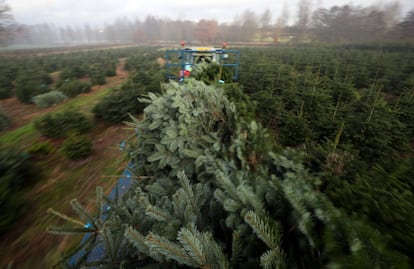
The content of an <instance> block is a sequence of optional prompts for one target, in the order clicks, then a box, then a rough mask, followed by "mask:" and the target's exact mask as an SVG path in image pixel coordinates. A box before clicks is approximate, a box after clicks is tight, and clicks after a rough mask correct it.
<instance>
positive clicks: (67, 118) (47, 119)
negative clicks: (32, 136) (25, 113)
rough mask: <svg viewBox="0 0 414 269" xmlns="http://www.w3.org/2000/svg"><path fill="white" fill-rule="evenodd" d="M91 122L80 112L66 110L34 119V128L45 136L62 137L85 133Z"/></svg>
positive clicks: (89, 128) (91, 124)
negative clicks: (74, 133)
mask: <svg viewBox="0 0 414 269" xmlns="http://www.w3.org/2000/svg"><path fill="white" fill-rule="evenodd" d="M92 126H93V123H92V121H91V120H90V119H88V118H87V117H86V116H85V115H84V114H82V113H81V112H77V111H73V110H67V111H63V112H58V113H48V114H46V115H43V116H41V117H40V118H38V119H36V120H35V127H36V129H37V130H38V131H39V132H40V133H41V134H42V135H43V136H46V137H50V138H62V137H66V136H67V135H69V134H70V133H73V132H78V133H85V132H88V131H89V130H91V129H92Z"/></svg>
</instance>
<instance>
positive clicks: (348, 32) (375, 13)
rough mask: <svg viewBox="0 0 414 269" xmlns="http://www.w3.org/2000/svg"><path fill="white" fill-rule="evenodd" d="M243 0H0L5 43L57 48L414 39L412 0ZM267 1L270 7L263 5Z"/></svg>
mask: <svg viewBox="0 0 414 269" xmlns="http://www.w3.org/2000/svg"><path fill="white" fill-rule="evenodd" d="M83 2H84V3H83ZM239 2H240V3H239V4H236V2H235V1H227V2H226V1H224V2H220V1H215V0H214V1H209V2H208V4H206V2H203V3H198V2H195V1H193V2H187V3H186V2H176V1H168V2H166V3H160V1H158V0H155V1H151V2H148V3H142V2H141V3H138V2H137V1H135V2H133V1H128V0H120V1H101V2H99V3H97V2H95V1H78V0H74V1H66V0H62V1H60V2H59V3H60V4H59V5H58V4H56V3H57V2H56V1H54V0H43V1H37V2H36V4H31V2H29V1H26V0H15V1H13V2H10V3H7V1H4V0H0V42H1V44H2V45H3V46H5V45H7V46H11V45H19V46H26V45H27V46H47V45H52V46H53V45H56V46H60V45H79V44H100V43H118V44H140V43H145V44H163V43H176V44H178V43H179V41H180V40H186V41H187V42H188V43H190V44H191V43H201V44H221V43H222V42H223V41H228V42H233V43H237V42H262V43H281V42H305V43H309V42H324V43H339V44H348V43H365V42H382V41H387V42H390V41H413V40H414V3H411V2H408V1H380V2H377V3H376V4H370V5H361V4H358V5H357V4H342V5H332V6H329V7H324V6H323V5H322V1H320V0H316V1H311V0H299V1H298V2H297V3H296V4H292V3H290V4H287V3H288V2H287V1H285V2H284V3H283V2H281V3H279V4H277V3H273V4H271V5H270V4H269V1H262V0H258V1H257V2H256V3H255V6H254V7H252V8H250V7H249V5H247V4H245V5H243V3H244V2H243V1H239ZM250 2H252V1H250ZM250 2H249V3H250ZM336 2H340V1H336ZM32 3H33V2H32ZM246 3H247V2H246ZM260 3H261V4H260ZM266 3H267V6H273V9H271V8H266ZM410 3H411V4H410ZM235 5H236V6H235ZM244 6H247V8H245V9H243V7H244ZM275 6H276V8H275ZM410 8H411V9H410ZM15 9H16V10H15ZM272 10H273V11H272ZM275 10H276V12H275ZM133 11H135V15H134V12H133ZM15 12H16V14H17V15H15ZM123 14H124V15H123ZM170 16H171V17H170ZM203 16H206V17H205V18H203ZM38 21H44V22H42V23H36V22H38Z"/></svg>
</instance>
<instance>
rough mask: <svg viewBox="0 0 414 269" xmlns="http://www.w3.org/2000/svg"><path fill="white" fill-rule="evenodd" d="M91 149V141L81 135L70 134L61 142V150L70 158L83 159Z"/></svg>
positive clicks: (89, 153)
mask: <svg viewBox="0 0 414 269" xmlns="http://www.w3.org/2000/svg"><path fill="white" fill-rule="evenodd" d="M92 150H93V149H92V142H91V141H90V140H89V138H87V137H86V136H83V135H77V134H72V135H70V136H69V137H68V138H67V139H66V140H65V142H64V143H63V152H64V153H65V155H66V157H68V158H69V159H71V160H79V159H84V158H86V157H88V156H90V155H91V154H92Z"/></svg>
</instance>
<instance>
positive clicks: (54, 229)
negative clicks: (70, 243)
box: [47, 226, 92, 235]
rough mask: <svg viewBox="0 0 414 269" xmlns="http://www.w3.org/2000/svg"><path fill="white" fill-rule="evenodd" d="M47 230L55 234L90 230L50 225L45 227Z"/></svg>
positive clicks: (69, 233) (87, 230)
mask: <svg viewBox="0 0 414 269" xmlns="http://www.w3.org/2000/svg"><path fill="white" fill-rule="evenodd" d="M47 232H48V233H50V234H55V235H78V234H82V235H84V234H86V233H90V232H92V231H91V229H89V228H65V227H52V226H49V227H48V228H47Z"/></svg>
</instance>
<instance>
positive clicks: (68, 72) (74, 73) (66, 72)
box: [59, 63, 88, 81]
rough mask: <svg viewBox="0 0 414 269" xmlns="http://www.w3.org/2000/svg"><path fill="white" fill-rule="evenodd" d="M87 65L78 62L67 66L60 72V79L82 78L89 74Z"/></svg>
mask: <svg viewBox="0 0 414 269" xmlns="http://www.w3.org/2000/svg"><path fill="white" fill-rule="evenodd" d="M87 71H88V70H87V67H85V65H82V64H79V63H76V64H75V65H74V66H70V67H66V68H64V69H63V70H62V71H61V72H60V76H59V77H60V80H63V81H64V80H67V79H68V80H72V79H75V78H81V77H84V76H86V75H87Z"/></svg>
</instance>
